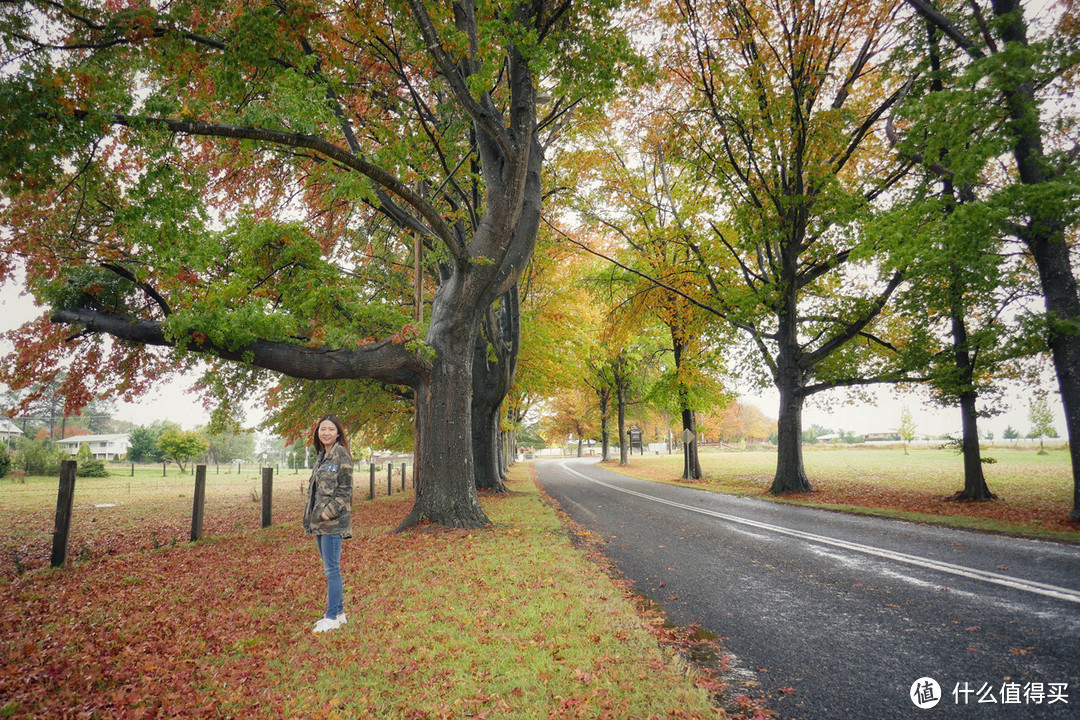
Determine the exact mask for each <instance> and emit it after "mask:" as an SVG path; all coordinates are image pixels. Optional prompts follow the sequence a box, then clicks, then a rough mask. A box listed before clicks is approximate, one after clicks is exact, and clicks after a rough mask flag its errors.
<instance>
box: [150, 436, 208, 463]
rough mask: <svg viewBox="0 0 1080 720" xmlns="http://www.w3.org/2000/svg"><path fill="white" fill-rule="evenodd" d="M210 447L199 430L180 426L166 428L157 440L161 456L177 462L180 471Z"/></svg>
mask: <svg viewBox="0 0 1080 720" xmlns="http://www.w3.org/2000/svg"><path fill="white" fill-rule="evenodd" d="M209 448H210V443H209V442H208V441H207V439H206V438H205V437H203V436H202V435H200V434H199V433H198V432H197V431H195V430H182V429H181V428H178V427H167V428H165V429H164V430H162V431H161V435H159V436H158V441H157V449H158V452H160V453H161V457H162V458H163V459H164V460H167V461H170V462H174V463H176V465H177V467H179V468H180V472H184V471H185V469H186V468H187V464H188V463H189V462H190V461H191V460H193V459H194V458H197V457H199V456H200V455H202V454H203V453H205V452H206V451H207V450H208V449H209Z"/></svg>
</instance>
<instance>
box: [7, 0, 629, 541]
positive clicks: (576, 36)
mask: <svg viewBox="0 0 1080 720" xmlns="http://www.w3.org/2000/svg"><path fill="white" fill-rule="evenodd" d="M613 10H614V5H613V4H612V3H609V2H606V1H605V0H597V1H596V2H589V1H588V0H584V1H583V2H581V3H576V4H574V5H572V6H571V5H569V4H563V3H548V2H536V3H514V4H511V5H507V6H503V5H500V6H491V5H479V4H475V3H473V2H461V3H455V4H454V5H452V6H449V5H435V4H427V3H424V2H423V1H422V0H408V2H390V3H368V2H360V3H353V4H347V5H333V6H326V5H325V4H315V3H309V2H305V1H303V0H299V1H297V2H289V1H288V0H268V1H267V2H260V3H229V2H227V3H224V4H223V3H203V2H190V3H182V4H176V5H167V6H164V7H162V8H161V9H160V10H159V9H155V8H151V7H139V8H131V9H119V10H113V9H111V7H104V8H103V7H99V6H97V5H96V4H92V3H86V4H80V3H68V4H64V5H56V4H55V3H51V2H44V1H42V2H28V3H23V4H20V5H18V6H12V5H6V6H5V7H4V9H3V15H2V16H0V32H2V36H3V39H4V52H5V55H4V62H5V66H6V67H7V68H8V72H7V73H6V74H5V76H4V78H3V81H2V83H0V107H2V108H3V113H2V117H3V124H2V127H0V160H2V163H3V172H2V175H3V178H4V187H3V190H4V194H5V196H6V197H7V198H8V199H9V202H8V203H7V204H6V206H5V214H6V218H5V222H6V224H7V225H8V226H9V228H14V230H13V231H12V232H11V233H9V234H8V235H6V236H5V237H4V240H3V243H4V247H3V255H2V256H0V257H2V258H3V263H4V267H5V268H6V267H7V266H9V265H10V264H11V262H12V258H14V257H22V258H26V259H27V267H28V268H29V270H30V272H29V278H28V284H29V286H30V289H31V291H32V292H34V293H35V295H37V296H38V297H39V299H42V300H45V301H46V302H47V303H48V304H49V305H50V306H51V307H52V308H53V310H52V312H51V314H50V316H49V317H46V318H42V319H40V320H38V321H37V322H36V323H34V324H32V325H31V326H28V327H26V328H24V329H23V330H22V331H21V332H20V333H19V334H18V337H17V347H18V350H17V353H16V354H15V357H14V359H13V361H12V362H11V363H8V364H7V366H6V369H5V373H4V374H5V376H6V377H7V379H8V381H9V383H10V384H12V385H13V386H14V385H17V384H18V382H24V381H26V379H27V378H28V377H29V375H32V374H34V372H38V373H43V372H47V371H48V370H49V369H50V368H55V367H58V366H60V365H62V364H64V363H68V364H69V365H70V368H71V371H72V374H73V375H74V376H75V377H78V378H79V388H80V389H81V390H82V395H81V396H80V397H82V398H83V399H87V398H89V397H91V396H93V395H95V394H97V395H102V394H110V393H117V392H118V393H121V394H124V393H135V392H139V391H140V390H142V389H144V388H145V387H146V386H147V385H148V384H149V383H150V382H152V381H153V380H154V379H156V378H157V377H159V376H160V375H161V374H162V373H164V372H166V371H171V370H172V369H173V368H174V367H176V364H177V363H184V362H190V361H191V358H192V357H204V356H205V357H211V358H216V359H217V360H218V361H221V362H222V363H223V364H219V365H216V366H215V372H216V373H217V374H218V375H219V378H218V379H217V381H216V382H211V383H208V387H211V388H212V391H213V392H215V393H216V394H217V395H218V397H219V399H221V400H228V399H229V398H232V400H233V401H234V402H235V399H236V397H237V396H238V395H243V394H245V393H247V392H251V391H252V390H260V391H261V390H263V389H265V387H266V386H267V385H270V384H273V379H272V378H273V375H267V374H266V373H263V372H257V371H252V370H251V368H258V369H262V370H267V371H270V372H271V373H277V374H280V375H284V376H288V377H293V378H300V379H306V380H335V379H337V380H361V379H365V380H371V381H375V382H378V383H382V384H384V385H387V386H392V387H406V388H408V389H409V392H410V394H411V400H412V402H413V406H414V408H415V425H414V438H415V440H414V445H415V452H416V457H417V472H418V478H419V481H418V486H417V493H416V500H415V504H414V508H413V511H412V513H411V514H410V515H409V517H408V518H406V520H405V521H403V523H402V527H407V526H409V525H411V524H413V523H416V522H419V521H420V520H422V519H426V520H430V521H433V522H436V523H441V524H445V525H454V526H479V525H483V524H486V523H487V518H486V516H485V515H484V513H483V510H482V509H481V508H480V505H479V503H478V501H477V495H476V489H475V485H476V482H475V473H474V462H473V454H472V442H471V438H472V407H471V406H472V392H471V388H472V383H473V353H474V348H475V347H476V342H477V336H478V333H479V332H480V328H481V324H482V322H483V318H484V317H485V315H486V314H487V313H488V312H489V310H490V308H491V307H492V306H493V304H495V303H496V302H498V301H499V300H500V298H502V297H504V295H505V294H506V293H507V292H508V291H510V289H511V288H513V287H514V285H515V284H516V283H517V281H518V278H519V276H520V274H521V272H522V269H523V268H524V267H525V265H526V264H527V262H528V260H529V258H530V256H531V254H532V251H533V247H534V243H535V238H536V231H537V224H538V222H539V217H540V203H541V170H542V165H543V155H544V151H545V145H546V144H547V143H549V142H550V141H551V139H552V137H553V133H554V132H556V131H557V130H559V129H560V127H561V126H562V123H563V121H564V120H565V119H566V117H567V116H566V112H567V110H568V109H569V108H570V107H571V106H572V107H574V110H575V112H576V113H578V114H586V113H588V112H589V110H590V109H591V108H595V107H597V106H598V105H599V103H600V102H602V100H603V98H604V97H605V95H606V94H607V93H608V89H609V87H610V85H611V83H612V82H613V77H614V73H615V72H616V66H615V61H614V60H613V58H614V57H616V56H619V55H621V54H623V50H624V48H625V44H624V43H623V42H622V40H621V34H620V32H619V30H618V28H616V27H614V25H613V23H612V20H611V15H612V12H613ZM541 88H543V91H544V93H545V94H546V97H550V98H551V100H550V101H546V102H545V104H543V105H541V103H540V101H539V100H538V97H539V96H540V92H541ZM418 243H419V244H421V245H422V246H423V247H422V253H419V254H420V255H422V257H423V258H424V259H423V260H422V264H421V267H420V268H419V269H417V268H416V265H414V263H412V262H408V261H407V260H404V259H406V258H408V259H411V258H413V257H414V251H415V249H416V246H417V244H418ZM388 259H389V260H390V262H388V261H387V260H388ZM421 276H423V277H424V278H425V279H426V280H427V281H428V283H430V284H429V285H428V287H434V291H433V293H432V294H430V295H429V296H425V297H424V298H423V299H422V300H423V302H425V303H429V304H427V305H426V309H427V312H426V313H425V315H424V318H423V321H421V322H415V321H414V320H415V315H414V313H413V312H412V310H413V307H414V302H413V299H414V297H415V295H414V293H413V287H411V286H412V285H414V284H419V282H420V280H421ZM104 335H110V336H112V337H114V338H116V339H117V340H118V341H119V342H114V343H109V342H106V340H105V339H104V338H103V336H104ZM31 362H33V363H36V364H35V365H34V366H33V367H29V364H30V363H31ZM225 363H227V364H225ZM117 370H119V372H116V371H117ZM12 381H14V382H12ZM315 410H316V414H318V412H319V411H321V410H322V408H318V409H315Z"/></svg>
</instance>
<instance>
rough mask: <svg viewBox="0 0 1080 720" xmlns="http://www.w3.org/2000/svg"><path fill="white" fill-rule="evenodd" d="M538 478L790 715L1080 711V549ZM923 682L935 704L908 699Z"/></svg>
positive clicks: (558, 473) (638, 484)
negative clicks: (928, 680)
mask: <svg viewBox="0 0 1080 720" xmlns="http://www.w3.org/2000/svg"><path fill="white" fill-rule="evenodd" d="M537 475H538V478H539V481H540V483H541V485H542V486H543V487H544V489H545V490H546V491H547V492H548V494H549V495H551V496H552V497H553V498H554V499H555V500H556V501H557V502H558V503H559V504H560V506H561V507H562V508H563V509H564V510H565V511H566V512H567V513H569V515H570V516H571V517H572V518H573V519H574V520H576V521H577V522H579V523H581V524H583V525H584V526H585V527H586V528H588V529H589V530H590V531H592V532H594V533H596V534H597V535H599V536H601V537H602V538H604V539H605V541H606V546H605V547H606V551H607V554H608V556H609V557H610V558H611V559H612V560H613V561H614V562H615V564H616V566H617V567H618V568H619V570H620V571H621V572H622V573H623V575H624V576H625V577H627V578H628V579H630V580H632V581H633V583H634V586H635V590H636V591H637V592H639V593H641V594H642V595H645V596H647V597H650V598H652V599H653V600H655V601H657V602H658V603H660V604H661V605H662V606H663V608H664V610H665V612H666V613H667V615H668V617H669V618H670V619H671V620H672V621H674V622H676V623H678V624H681V625H684V624H689V623H692V622H697V623H699V624H700V625H701V626H702V627H703V628H704V629H706V630H708V631H711V632H713V633H716V634H717V635H719V636H721V637H723V638H724V645H725V647H726V648H727V649H728V650H729V651H730V652H731V653H732V654H733V656H734V659H735V663H736V665H737V666H738V667H740V668H742V669H743V671H744V672H745V673H746V675H747V677H748V678H750V679H752V680H755V681H757V682H758V683H760V687H759V688H758V689H759V690H761V691H763V693H764V694H765V695H767V696H768V697H769V698H770V707H771V708H773V709H774V710H776V711H777V712H779V713H780V716H781V717H782V718H787V719H792V720H794V719H796V718H798V719H800V720H835V719H837V718H853V719H856V720H858V719H866V718H872V719H873V720H888V719H891V718H905V719H906V718H922V717H925V718H948V719H949V720H952V719H953V718H984V717H987V715H988V714H989V713H993V714H994V715H995V716H996V717H1002V718H1007V719H1009V720H1011V719H1012V718H1053V719H1054V720H1065V719H1066V718H1067V719H1069V720H1073V719H1075V718H1080V547H1074V546H1068V545H1062V544H1058V543H1050V542H1039V541H1024V540H1016V539H1010V538H1003V537H998V536H994V535H987V534H980V533H970V532H964V531H956V530H948V529H943V528H936V527H927V526H922V525H917V524H912V523H906V522H898V521H891V520H879V519H874V518H866V517H857V516H847V515H843V514H840V513H832V512H827V511H821V510H813V509H808V508H799V507H794V506H790V505H782V504H778V503H770V502H766V501H761V500H756V499H752V498H735V497H731V496H726V495H720V494H716V493H709V492H705V491H699V490H690V489H686V488H678V487H670V486H666V485H661V484H657V483H649V482H646V481H640V480H635V479H632V478H627V477H625V476H623V475H619V474H617V473H613V472H610V471H607V470H604V469H602V468H600V467H597V466H595V465H594V464H593V463H591V462H590V461H582V460H569V461H567V460H555V461H548V462H543V463H540V464H538V466H537ZM923 678H931V679H933V680H934V681H935V682H936V683H937V684H938V687H939V688H940V691H939V692H938V693H937V697H938V698H939V702H938V704H937V705H936V707H932V708H926V709H923V708H920V707H918V706H917V705H916V704H915V702H914V701H913V700H912V698H911V696H910V693H911V692H912V688H913V686H916V687H917V689H919V690H923V689H924V688H926V687H927V686H928V684H927V683H918V681H919V680H921V679H923ZM930 687H931V688H932V686H930ZM931 694H932V693H931ZM926 697H927V693H926V692H923V693H922V695H921V696H920V694H919V693H918V692H916V699H917V700H920V701H922V700H925V699H926ZM991 700H993V701H994V702H992V703H991V702H990V701H991ZM1065 701H1067V703H1066V702H1065Z"/></svg>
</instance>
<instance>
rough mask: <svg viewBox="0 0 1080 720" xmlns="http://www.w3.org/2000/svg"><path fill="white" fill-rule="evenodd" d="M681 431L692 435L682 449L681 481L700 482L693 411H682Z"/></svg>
mask: <svg viewBox="0 0 1080 720" xmlns="http://www.w3.org/2000/svg"><path fill="white" fill-rule="evenodd" d="M682 426H683V430H689V431H690V432H692V433H694V436H695V437H694V439H693V440H691V441H690V442H688V443H685V445H684V447H683V480H700V479H701V478H702V477H703V474H702V472H701V462H700V461H699V460H698V447H697V417H696V416H695V415H694V411H693V410H689V409H684V410H683V411H682Z"/></svg>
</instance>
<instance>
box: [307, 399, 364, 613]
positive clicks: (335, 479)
mask: <svg viewBox="0 0 1080 720" xmlns="http://www.w3.org/2000/svg"><path fill="white" fill-rule="evenodd" d="M312 435H313V437H312V440H313V442H314V444H315V450H316V451H318V453H319V456H318V460H317V461H316V462H315V469H314V470H312V471H311V481H310V487H309V490H308V502H307V509H306V510H305V511H304V532H305V533H307V534H308V535H314V536H315V541H316V544H317V546H318V548H319V555H320V556H321V557H322V562H323V571H324V572H325V574H326V615H325V616H323V617H322V618H320V619H319V621H318V622H317V623H315V629H314V630H313V631H312V632H317V633H318V632H326V631H328V630H336V629H337V628H339V627H341V626H342V625H344V624H345V623H346V622H348V619H347V618H346V617H345V599H344V589H343V587H342V582H341V541H342V540H344V539H345V538H350V537H352V513H351V511H352V455H350V454H349V441H348V438H347V437H346V435H345V429H344V428H343V427H341V421H340V420H338V417H337V415H324V416H323V417H321V418H319V422H317V423H316V424H315V430H314V432H313V433H312Z"/></svg>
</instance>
